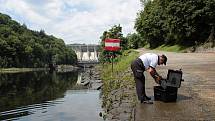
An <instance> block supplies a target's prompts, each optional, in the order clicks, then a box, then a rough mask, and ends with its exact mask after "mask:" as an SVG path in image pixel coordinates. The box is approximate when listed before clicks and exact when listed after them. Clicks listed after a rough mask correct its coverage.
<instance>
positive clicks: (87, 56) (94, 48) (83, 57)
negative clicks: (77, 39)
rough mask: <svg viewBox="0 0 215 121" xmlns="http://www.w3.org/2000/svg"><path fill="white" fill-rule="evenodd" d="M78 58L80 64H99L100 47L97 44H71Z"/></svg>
mask: <svg viewBox="0 0 215 121" xmlns="http://www.w3.org/2000/svg"><path fill="white" fill-rule="evenodd" d="M68 46H69V47H71V48H72V49H73V50H74V51H75V53H76V55H77V58H78V63H80V64H84V63H86V64H87V63H98V59H99V48H100V45H96V44H88V45H87V44H69V45H68Z"/></svg>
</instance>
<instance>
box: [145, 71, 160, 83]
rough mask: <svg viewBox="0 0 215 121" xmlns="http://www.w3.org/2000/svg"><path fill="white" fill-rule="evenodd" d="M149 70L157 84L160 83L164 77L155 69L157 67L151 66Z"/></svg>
mask: <svg viewBox="0 0 215 121" xmlns="http://www.w3.org/2000/svg"><path fill="white" fill-rule="evenodd" d="M147 71H148V72H149V73H150V75H151V76H152V77H153V78H154V80H155V82H156V83H157V84H160V80H161V79H162V77H161V76H160V75H159V74H158V73H157V71H156V70H155V68H153V67H149V69H148V70H147Z"/></svg>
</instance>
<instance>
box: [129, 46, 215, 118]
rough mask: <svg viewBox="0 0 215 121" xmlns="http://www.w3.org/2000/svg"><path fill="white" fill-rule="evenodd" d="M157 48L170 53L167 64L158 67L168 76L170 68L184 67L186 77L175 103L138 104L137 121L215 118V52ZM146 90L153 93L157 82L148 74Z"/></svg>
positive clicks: (163, 74) (136, 108)
mask: <svg viewBox="0 0 215 121" xmlns="http://www.w3.org/2000/svg"><path fill="white" fill-rule="evenodd" d="M146 52H155V53H164V54H166V55H167V56H168V63H167V66H163V67H158V68H157V70H158V72H160V74H161V75H162V76H163V77H165V76H166V74H167V70H168V69H180V68H181V69H182V71H183V79H184V80H185V81H184V82H182V84H181V88H179V89H178V99H177V102H175V103H163V102H160V101H154V104H153V105H147V104H139V103H137V104H136V107H135V113H134V115H135V116H134V119H133V120H135V121H147V120H148V121H187V120H188V121H190V120H194V121H195V120H210V121H211V120H215V115H214V114H215V53H173V52H159V51H146V50H140V53H146ZM146 80H147V81H146V91H147V94H148V95H149V96H152V97H153V86H155V85H156V84H155V83H154V81H153V80H152V78H151V77H150V76H149V75H148V74H146Z"/></svg>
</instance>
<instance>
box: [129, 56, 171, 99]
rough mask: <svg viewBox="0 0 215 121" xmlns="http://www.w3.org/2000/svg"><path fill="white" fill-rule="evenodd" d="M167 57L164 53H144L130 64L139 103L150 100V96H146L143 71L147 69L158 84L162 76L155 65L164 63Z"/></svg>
mask: <svg viewBox="0 0 215 121" xmlns="http://www.w3.org/2000/svg"><path fill="white" fill-rule="evenodd" d="M166 62H167V57H166V56H165V55H163V54H162V55H157V54H154V53H146V54H143V55H141V56H140V57H138V58H137V59H136V60H134V61H133V62H132V64H131V69H132V71H133V74H134V80H135V82H136V91H137V96H138V99H139V100H140V102H141V103H143V102H144V103H146V102H147V101H149V100H151V98H150V97H147V96H146V92H145V76H144V73H143V72H144V71H148V72H149V73H150V75H151V76H152V77H153V78H154V80H155V82H156V83H157V84H160V83H161V82H160V81H161V79H162V77H161V76H160V75H159V74H158V73H157V71H156V70H155V67H156V66H157V65H163V64H164V65H166Z"/></svg>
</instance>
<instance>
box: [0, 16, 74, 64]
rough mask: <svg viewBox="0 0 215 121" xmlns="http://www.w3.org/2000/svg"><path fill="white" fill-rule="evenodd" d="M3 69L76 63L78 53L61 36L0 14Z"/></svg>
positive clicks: (0, 53)
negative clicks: (58, 36) (30, 27)
mask: <svg viewBox="0 0 215 121" xmlns="http://www.w3.org/2000/svg"><path fill="white" fill-rule="evenodd" d="M0 50H1V51H0V68H2V67H3V68H6V67H44V66H45V65H46V64H49V63H56V64H75V63H76V62H77V56H76V54H75V52H74V51H73V50H71V49H70V48H67V47H66V45H65V43H64V41H63V40H62V39H59V38H56V37H54V36H52V35H47V34H46V33H45V31H44V30H40V31H33V30H30V29H28V28H27V27H26V25H25V24H23V25H20V24H19V23H18V22H16V21H14V20H12V19H11V17H10V16H8V15H5V14H2V13H0Z"/></svg>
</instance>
